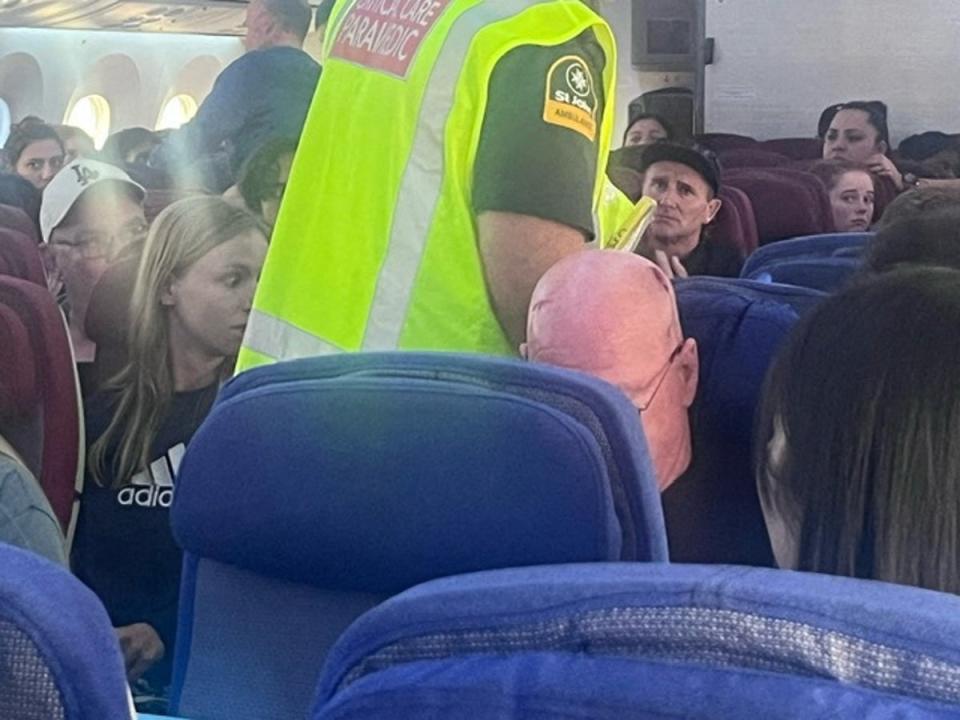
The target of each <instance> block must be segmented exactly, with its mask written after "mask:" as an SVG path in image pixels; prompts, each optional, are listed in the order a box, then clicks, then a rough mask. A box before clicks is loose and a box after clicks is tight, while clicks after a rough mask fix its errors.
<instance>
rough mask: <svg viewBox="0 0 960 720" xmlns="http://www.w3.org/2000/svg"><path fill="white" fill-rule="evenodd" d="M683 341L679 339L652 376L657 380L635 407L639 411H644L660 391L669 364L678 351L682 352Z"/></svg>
mask: <svg viewBox="0 0 960 720" xmlns="http://www.w3.org/2000/svg"><path fill="white" fill-rule="evenodd" d="M683 344H684V341H681V342H680V344H679V345H677V347H675V348H674V350H673V352H672V353H670V357H669V358H667V362H666V363H665V364H664V366H663V367H662V368H660V370H658V371H657V374H656V375H655V376H654V377H655V378H656V379H657V380H656V383H655V384H654V386H653V392H652V393H650V397H649V398H647V401H646V402H645V403H643V404H642V405H638V406H637V409H638V410H639V411H640V412H646V411H647V410H648V409H649V408H650V406H651V405H652V404H653V401H654V399H655V398H656V397H657V393H658V392H660V387H661V386H662V385H663V381H664V380H666V379H667V374H668V373H669V371H670V366H671V365H673V361H674V360H676V359H677V358H678V357H679V356H680V353H681V352H683Z"/></svg>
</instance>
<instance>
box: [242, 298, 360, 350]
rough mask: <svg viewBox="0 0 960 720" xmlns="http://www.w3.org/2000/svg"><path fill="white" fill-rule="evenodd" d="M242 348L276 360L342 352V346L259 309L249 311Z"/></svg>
mask: <svg viewBox="0 0 960 720" xmlns="http://www.w3.org/2000/svg"><path fill="white" fill-rule="evenodd" d="M243 347H245V348H246V349H248V350H253V351H254V352H256V353H260V354H261V355H265V356H266V357H268V358H271V359H273V360H293V359H295V358H304V357H314V356H316V355H332V354H334V353H341V352H343V348H338V347H337V346H336V345H333V344H331V343H328V342H327V341H326V340H321V339H320V338H318V337H317V336H315V335H311V334H310V333H308V332H306V331H305V330H301V329H300V328H298V327H297V326H296V325H294V324H292V323H289V322H287V321H286V320H281V319H279V318H275V317H274V316H273V315H269V314H268V313H265V312H263V311H262V310H257V309H253V310H251V311H250V318H249V320H248V321H247V331H246V333H245V334H244V336H243Z"/></svg>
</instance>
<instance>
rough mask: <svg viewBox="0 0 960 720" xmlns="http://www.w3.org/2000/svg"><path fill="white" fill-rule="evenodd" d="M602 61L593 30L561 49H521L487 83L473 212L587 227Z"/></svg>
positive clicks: (590, 215)
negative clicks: (515, 215) (512, 214)
mask: <svg viewBox="0 0 960 720" xmlns="http://www.w3.org/2000/svg"><path fill="white" fill-rule="evenodd" d="M604 65H605V58H604V53H603V49H602V47H601V46H600V43H599V42H597V39H596V36H595V35H594V32H593V30H588V31H586V32H584V33H581V34H580V35H579V36H578V37H576V38H574V39H573V40H571V41H569V42H567V43H564V44H562V45H557V46H552V47H542V46H538V45H523V46H520V47H518V48H515V49H513V50H511V51H510V52H508V53H507V54H506V55H504V57H503V58H502V59H501V60H500V61H499V62H498V63H497V66H496V67H495V68H494V71H493V76H492V77H491V79H490V87H489V90H488V99H487V108H486V112H485V114H484V119H483V128H482V130H481V135H480V144H479V146H478V148H477V159H476V162H475V164H474V187H473V207H474V211H475V212H476V213H477V214H480V213H482V212H484V211H497V212H511V213H517V214H520V215H531V216H533V217H539V218H543V219H545V220H553V221H554V222H558V223H561V224H563V225H568V226H570V227H575V228H578V229H580V230H582V231H583V232H584V234H586V235H587V236H588V237H590V238H592V237H593V235H594V229H593V190H594V185H595V184H596V175H597V152H598V148H597V143H598V140H599V136H600V121H601V118H602V116H603V107H604V94H603V69H604Z"/></svg>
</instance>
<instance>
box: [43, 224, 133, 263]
mask: <svg viewBox="0 0 960 720" xmlns="http://www.w3.org/2000/svg"><path fill="white" fill-rule="evenodd" d="M148 230H149V226H148V225H147V224H146V223H145V222H138V223H137V224H136V225H131V226H129V227H124V228H121V229H120V230H118V231H117V232H114V233H108V232H104V231H102V230H81V231H80V232H78V233H77V234H76V235H74V236H73V237H72V238H70V239H63V240H61V239H54V241H53V244H54V245H60V246H62V247H65V248H69V249H70V250H71V251H73V252H75V253H77V254H78V255H79V256H80V257H82V258H83V259H84V260H95V259H97V258H102V257H110V256H112V255H113V254H114V253H115V251H117V250H119V249H121V248H124V247H126V246H127V245H130V244H132V243H135V242H140V241H142V240H144V239H145V238H146V237H147V231H148Z"/></svg>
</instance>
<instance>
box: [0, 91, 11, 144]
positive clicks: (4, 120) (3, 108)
mask: <svg viewBox="0 0 960 720" xmlns="http://www.w3.org/2000/svg"><path fill="white" fill-rule="evenodd" d="M9 134H10V106H9V105H7V103H6V101H5V100H4V99H3V98H0V145H3V144H4V143H5V142H6V141H7V135H9Z"/></svg>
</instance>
